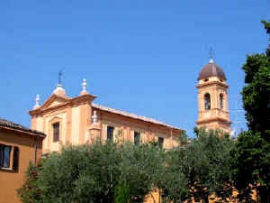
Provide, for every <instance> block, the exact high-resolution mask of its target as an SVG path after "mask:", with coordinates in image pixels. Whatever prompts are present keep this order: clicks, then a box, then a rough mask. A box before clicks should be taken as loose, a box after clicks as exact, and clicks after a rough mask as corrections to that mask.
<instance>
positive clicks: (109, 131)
mask: <svg viewBox="0 0 270 203" xmlns="http://www.w3.org/2000/svg"><path fill="white" fill-rule="evenodd" d="M113 131H114V127H111V126H108V127H107V140H108V141H111V142H112V141H113Z"/></svg>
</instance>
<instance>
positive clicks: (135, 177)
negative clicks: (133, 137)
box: [115, 143, 163, 203]
mask: <svg viewBox="0 0 270 203" xmlns="http://www.w3.org/2000/svg"><path fill="white" fill-rule="evenodd" d="M162 154H163V150H161V149H159V147H158V146H155V145H154V144H151V143H149V144H140V145H133V144H131V143H127V144H125V145H122V146H121V148H120V156H121V162H120V163H119V167H120V168H121V170H120V171H119V172H120V175H119V179H118V185H117V191H116V194H115V195H116V200H117V201H116V203H118V202H119V203H127V202H138V203H140V202H143V201H144V198H145V196H146V195H147V194H150V196H151V191H152V190H153V189H155V188H156V186H157V184H156V180H157V178H158V177H160V174H161V173H160V172H161V171H160V169H161V166H162Z"/></svg>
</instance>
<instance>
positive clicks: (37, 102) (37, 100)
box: [34, 94, 40, 109]
mask: <svg viewBox="0 0 270 203" xmlns="http://www.w3.org/2000/svg"><path fill="white" fill-rule="evenodd" d="M39 102H40V97H39V94H37V96H36V104H35V106H34V109H37V108H39V107H40V104H39Z"/></svg>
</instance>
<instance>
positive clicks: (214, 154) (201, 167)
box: [185, 129, 234, 203]
mask: <svg viewBox="0 0 270 203" xmlns="http://www.w3.org/2000/svg"><path fill="white" fill-rule="evenodd" d="M197 132H198V135H197V136H198V137H197V139H195V140H193V141H192V142H191V144H190V145H188V146H187V148H186V152H185V153H186V157H187V158H186V161H187V163H186V164H187V171H188V174H187V177H188V181H189V191H190V198H192V197H193V198H195V199H197V198H198V199H202V200H203V202H206V203H208V201H209V197H210V196H211V195H215V197H216V198H219V199H222V200H223V201H227V200H228V198H229V197H230V196H231V194H232V188H233V187H232V180H231V170H230V169H231V162H232V158H231V155H230V154H231V151H232V149H233V147H234V144H233V141H232V140H231V139H230V138H229V136H228V135H226V134H224V133H222V132H219V131H213V130H208V131H206V130H204V129H202V130H199V131H197Z"/></svg>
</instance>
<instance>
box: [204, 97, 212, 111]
mask: <svg viewBox="0 0 270 203" xmlns="http://www.w3.org/2000/svg"><path fill="white" fill-rule="evenodd" d="M210 109H211V97H210V94H209V93H206V94H205V95H204V110H210Z"/></svg>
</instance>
